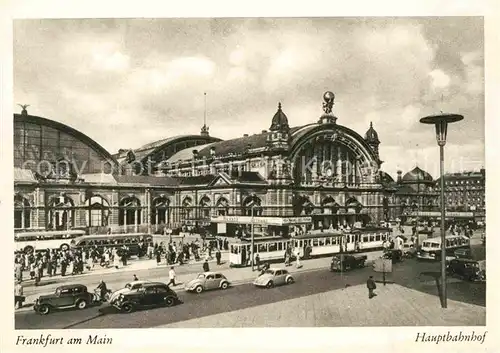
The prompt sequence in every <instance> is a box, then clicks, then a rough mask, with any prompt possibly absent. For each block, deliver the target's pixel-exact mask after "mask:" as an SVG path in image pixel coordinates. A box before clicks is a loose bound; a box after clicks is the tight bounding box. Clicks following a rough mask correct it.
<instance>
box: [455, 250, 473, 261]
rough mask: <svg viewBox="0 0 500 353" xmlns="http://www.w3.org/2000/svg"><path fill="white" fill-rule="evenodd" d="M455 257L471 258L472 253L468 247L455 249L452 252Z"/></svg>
mask: <svg viewBox="0 0 500 353" xmlns="http://www.w3.org/2000/svg"><path fill="white" fill-rule="evenodd" d="M453 254H454V255H455V257H456V258H457V259H471V258H472V254H471V250H470V248H462V249H457V250H455V251H454V253H453Z"/></svg>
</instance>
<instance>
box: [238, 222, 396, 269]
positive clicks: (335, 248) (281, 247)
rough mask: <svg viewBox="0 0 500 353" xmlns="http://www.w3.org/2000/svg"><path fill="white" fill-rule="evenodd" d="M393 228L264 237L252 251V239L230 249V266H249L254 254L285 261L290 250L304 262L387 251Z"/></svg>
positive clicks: (244, 240) (259, 239)
mask: <svg viewBox="0 0 500 353" xmlns="http://www.w3.org/2000/svg"><path fill="white" fill-rule="evenodd" d="M390 233H391V229H389V228H363V229H355V230H352V231H350V232H344V231H335V230H332V231H325V232H321V233H313V234H302V235H297V236H295V237H292V238H281V237H262V238H259V237H257V238H254V249H253V251H251V250H252V249H251V242H250V239H249V238H243V239H242V242H241V243H235V244H232V245H231V247H230V254H229V264H230V266H235V267H238V266H248V265H250V264H251V254H252V253H254V254H259V258H260V261H262V262H265V261H271V262H272V261H278V260H279V261H282V260H284V258H285V252H286V250H287V249H291V252H292V257H293V256H295V255H296V254H299V256H300V258H301V259H308V258H311V257H319V256H326V255H333V254H338V253H340V252H355V251H374V250H378V249H382V248H383V243H384V241H386V240H388V239H389V236H390Z"/></svg>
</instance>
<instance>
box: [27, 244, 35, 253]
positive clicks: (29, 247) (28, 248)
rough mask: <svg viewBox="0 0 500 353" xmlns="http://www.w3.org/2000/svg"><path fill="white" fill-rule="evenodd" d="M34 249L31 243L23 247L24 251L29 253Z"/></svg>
mask: <svg viewBox="0 0 500 353" xmlns="http://www.w3.org/2000/svg"><path fill="white" fill-rule="evenodd" d="M34 251H35V248H34V247H32V246H31V245H27V246H25V247H24V253H25V254H27V255H29V254H32V253H33V252H34Z"/></svg>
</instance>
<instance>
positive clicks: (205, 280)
mask: <svg viewBox="0 0 500 353" xmlns="http://www.w3.org/2000/svg"><path fill="white" fill-rule="evenodd" d="M229 285H230V283H229V281H228V280H227V278H226V277H225V276H224V275H223V274H222V273H219V272H205V273H200V274H198V276H196V278H195V279H193V280H191V281H189V282H188V283H186V285H185V286H184V287H185V288H186V290H187V291H189V292H192V291H194V292H196V293H201V292H203V291H205V290H211V289H227V288H228V287H229Z"/></svg>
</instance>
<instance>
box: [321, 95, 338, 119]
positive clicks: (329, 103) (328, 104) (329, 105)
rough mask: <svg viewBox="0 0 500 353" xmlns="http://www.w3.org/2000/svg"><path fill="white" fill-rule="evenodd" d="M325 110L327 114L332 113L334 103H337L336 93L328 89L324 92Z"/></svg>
mask: <svg viewBox="0 0 500 353" xmlns="http://www.w3.org/2000/svg"><path fill="white" fill-rule="evenodd" d="M323 100H324V102H323V111H324V112H325V114H328V115H330V114H332V109H333V105H334V104H335V102H334V101H335V94H334V93H333V92H330V91H327V92H325V93H324V94H323Z"/></svg>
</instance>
